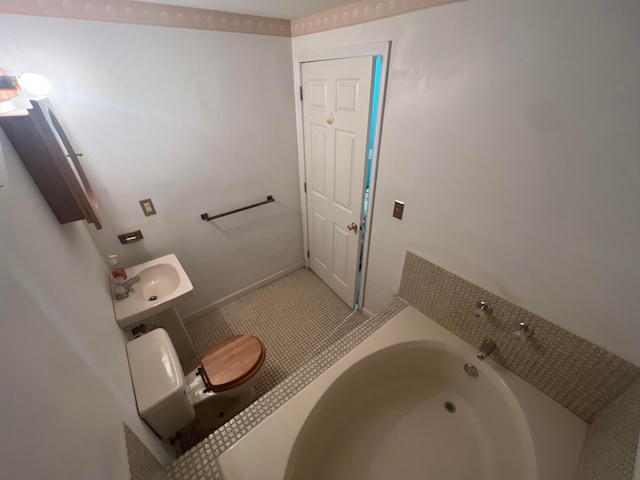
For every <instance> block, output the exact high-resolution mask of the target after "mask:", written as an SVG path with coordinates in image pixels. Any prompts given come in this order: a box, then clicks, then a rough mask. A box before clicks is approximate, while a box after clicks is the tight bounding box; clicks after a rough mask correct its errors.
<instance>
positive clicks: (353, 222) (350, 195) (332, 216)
mask: <svg viewBox="0 0 640 480" xmlns="http://www.w3.org/2000/svg"><path fill="white" fill-rule="evenodd" d="M372 79H373V57H358V58H345V59H341V60H327V61H321V62H309V63H303V64H302V92H303V95H302V96H303V102H302V110H303V126H304V155H305V174H306V182H307V223H308V225H307V228H308V231H309V261H310V266H311V270H313V271H314V272H315V273H316V274H317V275H318V276H319V277H320V278H321V279H322V280H323V281H324V282H325V283H326V284H327V285H329V287H331V289H332V290H333V291H334V292H336V293H337V294H338V295H339V296H340V297H341V298H342V299H343V300H344V301H345V302H346V303H347V304H348V305H349V306H351V307H353V306H354V305H355V291H356V274H357V270H358V262H359V258H358V256H359V255H358V254H359V248H360V241H359V240H360V234H359V233H360V224H361V221H362V202H363V193H364V192H363V189H364V186H365V167H366V163H367V152H368V145H369V121H370V117H371V115H370V108H371V87H372Z"/></svg>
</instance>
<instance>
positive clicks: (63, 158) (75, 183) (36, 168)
mask: <svg viewBox="0 0 640 480" xmlns="http://www.w3.org/2000/svg"><path fill="white" fill-rule="evenodd" d="M31 105H32V108H30V109H27V110H17V111H14V112H10V113H7V114H4V115H0V127H2V129H3V130H4V131H5V133H6V134H7V137H8V138H9V141H10V142H11V144H12V145H13V147H14V148H15V150H16V152H17V153H18V156H19V157H20V159H21V160H22V163H24V165H25V167H26V169H27V171H28V172H29V173H30V174H31V177H32V178H33V181H34V182H35V184H36V185H37V186H38V188H39V189H40V192H42V195H43V196H44V198H45V200H46V201H47V203H48V204H49V207H51V210H52V211H53V213H54V214H55V216H56V217H57V218H58V221H59V222H60V223H69V222H75V221H77V220H86V221H87V222H89V223H93V224H94V225H95V227H96V228H97V229H98V230H100V229H101V228H102V225H101V223H100V217H99V216H98V200H97V198H96V196H95V195H94V193H93V190H92V189H91V185H90V184H89V180H88V179H87V176H86V174H85V173H84V170H83V168H82V164H81V161H80V157H82V154H79V153H77V152H76V151H75V150H74V148H73V146H72V145H71V142H70V141H69V137H68V136H67V135H66V133H65V132H64V129H63V128H62V125H61V124H60V122H59V120H58V117H57V116H56V114H55V111H54V109H53V106H52V105H51V102H50V100H49V99H48V98H41V99H37V100H31Z"/></svg>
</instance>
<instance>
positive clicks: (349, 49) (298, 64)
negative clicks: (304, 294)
mask: <svg viewBox="0 0 640 480" xmlns="http://www.w3.org/2000/svg"><path fill="white" fill-rule="evenodd" d="M390 52H391V41H384V42H375V43H366V44H363V45H353V46H346V47H336V48H328V49H323V50H309V51H303V52H297V53H295V54H294V56H293V75H294V85H295V105H296V136H297V139H298V169H299V172H300V176H299V177H300V178H299V182H300V206H301V209H302V225H303V228H302V241H303V246H304V250H303V255H304V264H305V267H307V268H309V267H310V265H309V257H308V256H307V251H308V250H309V223H308V218H307V194H306V193H305V191H304V184H305V182H306V181H307V172H306V166H305V160H304V150H305V148H304V123H303V121H304V119H303V115H302V102H301V101H300V89H301V87H302V80H301V79H302V64H303V63H306V62H314V61H322V60H338V59H342V58H351V57H372V56H373V57H375V56H379V57H381V65H380V68H381V71H380V85H379V87H378V88H379V95H378V112H377V115H376V129H375V132H374V137H375V138H374V142H373V154H372V156H371V183H370V185H369V208H368V215H367V221H366V223H365V229H366V230H365V231H366V234H365V237H364V244H363V246H362V248H363V252H362V281H361V284H360V292H359V294H358V298H356V303H357V305H358V306H359V307H360V310H362V308H363V305H364V292H365V284H366V280H367V265H368V263H369V243H370V241H371V227H372V220H373V210H374V203H375V189H376V181H377V175H378V157H379V152H380V137H381V132H382V119H383V114H384V104H385V97H386V91H387V74H388V67H389V54H390ZM360 213H361V214H362V212H360Z"/></svg>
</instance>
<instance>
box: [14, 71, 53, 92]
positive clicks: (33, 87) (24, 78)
mask: <svg viewBox="0 0 640 480" xmlns="http://www.w3.org/2000/svg"><path fill="white" fill-rule="evenodd" d="M18 81H19V82H20V86H21V87H22V88H23V89H24V90H25V91H27V92H29V93H30V94H31V95H35V96H37V97H44V96H47V95H49V93H50V92H51V90H52V88H53V87H52V86H51V84H50V83H49V80H47V79H46V78H44V77H43V76H42V75H38V74H37V73H24V74H22V75H21V76H20V78H19V79H18Z"/></svg>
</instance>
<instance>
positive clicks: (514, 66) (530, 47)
mask: <svg viewBox="0 0 640 480" xmlns="http://www.w3.org/2000/svg"><path fill="white" fill-rule="evenodd" d="M638 25H640V3H638V2H637V1H636V0H614V1H605V0H565V1H562V2H557V1H553V0H539V1H535V2H532V1H528V0H516V1H514V0H473V1H468V2H460V3H456V4H451V5H447V6H442V7H437V8H433V9H429V10H423V11H420V12H417V13H413V14H409V15H403V16H398V17H394V18H390V19H386V20H381V21H377V22H373V23H367V24H363V25H358V26H354V27H348V28H344V29H339V30H332V31H329V32H324V33H319V34H314V35H308V36H303V37H298V38H295V39H294V40H293V50H294V52H299V51H306V50H317V49H324V48H331V47H337V46H343V45H355V44H362V43H367V42H374V41H381V40H391V41H392V42H393V43H392V48H391V63H390V71H389V83H388V90H387V103H386V110H385V116H384V126H383V133H382V145H381V158H380V165H379V174H378V183H377V193H376V198H375V211H374V217H373V229H372V235H373V240H372V244H371V255H370V263H369V272H368V278H367V286H366V292H365V302H364V305H365V307H367V308H369V309H370V310H372V311H375V310H377V309H379V308H380V307H381V306H382V305H384V304H385V303H387V302H388V301H389V300H391V298H392V295H393V294H394V293H395V292H396V291H397V288H398V284H399V280H400V273H401V269H402V262H403V257H404V252H405V250H407V249H410V250H412V251H414V252H416V253H417V254H419V255H421V256H423V257H425V258H427V259H429V260H431V261H433V262H435V263H437V264H439V265H441V266H442V267H444V268H446V269H449V270H451V271H453V272H454V273H457V274H458V275H461V276H462V277H464V278H466V279H468V280H470V281H473V282H475V283H477V284H479V285H481V286H482V287H484V288H487V289H488V290H491V291H493V292H495V293H497V294H499V295H501V296H503V297H505V298H507V299H509V300H511V301H513V302H515V303H517V304H519V305H522V306H523V307H525V308H527V309H529V310H531V311H533V312H535V313H537V314H539V315H541V316H543V317H545V318H547V319H549V320H551V321H553V322H555V323H557V324H558V325H561V326H563V327H565V328H567V329H568V330H570V331H572V332H574V333H576V334H578V335H581V336H583V337H585V338H587V339H589V340H590V341H592V342H594V343H596V344H598V345H601V346H603V347H605V348H607V349H609V350H610V351H612V352H614V353H617V354H619V355H621V356H623V357H625V358H626V359H628V360H631V361H632V362H634V363H636V364H638V365H640V349H638V347H637V346H638V340H639V339H640V322H638V312H640V295H638V292H640V248H639V247H640V215H639V214H638V207H639V205H640V123H639V121H638V120H639V117H638V113H639V112H640V95H639V93H638V92H640V90H639V89H638V85H640V56H639V55H638V45H640V29H639V28H638ZM395 199H400V200H403V201H405V202H406V208H405V217H404V220H402V221H398V220H396V219H394V218H392V217H391V212H392V205H393V201H394V200H395Z"/></svg>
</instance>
